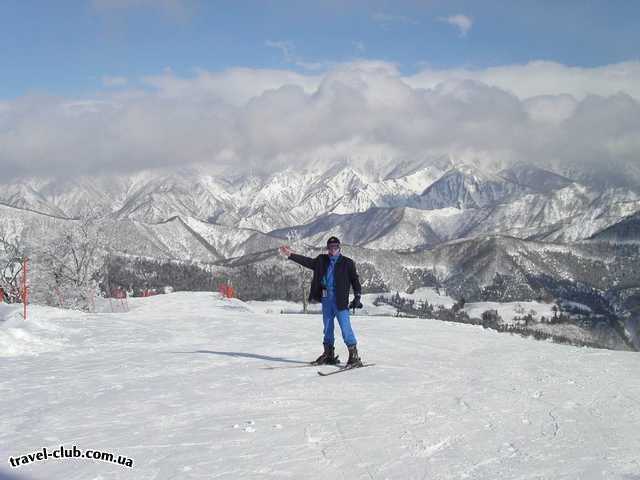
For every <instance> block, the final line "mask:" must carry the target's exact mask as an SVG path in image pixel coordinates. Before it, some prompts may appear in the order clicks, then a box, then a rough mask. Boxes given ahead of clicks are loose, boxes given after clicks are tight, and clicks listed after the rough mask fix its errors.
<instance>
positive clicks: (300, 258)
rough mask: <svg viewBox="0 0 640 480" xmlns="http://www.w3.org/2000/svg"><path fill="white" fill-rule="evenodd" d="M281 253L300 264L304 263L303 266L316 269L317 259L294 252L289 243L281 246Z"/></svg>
mask: <svg viewBox="0 0 640 480" xmlns="http://www.w3.org/2000/svg"><path fill="white" fill-rule="evenodd" d="M279 250H280V255H282V256H283V257H287V258H288V259H289V260H292V261H294V262H296V263H297V264H298V265H302V266H303V267H306V268H310V269H311V270H314V269H315V268H316V262H317V259H315V258H309V257H305V256H304V255H298V254H297V253H293V252H292V251H291V248H289V247H288V246H287V245H283V246H282V247H280V249H279Z"/></svg>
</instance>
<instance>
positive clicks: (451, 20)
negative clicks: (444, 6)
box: [438, 14, 473, 37]
mask: <svg viewBox="0 0 640 480" xmlns="http://www.w3.org/2000/svg"><path fill="white" fill-rule="evenodd" d="M438 20H440V21H441V22H446V23H448V24H450V25H453V26H454V27H456V28H458V31H459V32H460V36H461V37H466V36H467V33H469V30H471V27H472V26H473V19H472V18H471V17H469V16H467V15H462V14H458V15H451V16H449V17H440V18H438Z"/></svg>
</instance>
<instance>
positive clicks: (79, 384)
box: [0, 293, 640, 480]
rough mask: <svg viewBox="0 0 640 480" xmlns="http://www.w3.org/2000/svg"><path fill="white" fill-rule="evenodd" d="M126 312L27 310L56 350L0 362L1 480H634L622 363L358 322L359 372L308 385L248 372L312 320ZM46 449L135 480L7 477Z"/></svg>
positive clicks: (309, 353) (306, 335) (83, 475)
mask: <svg viewBox="0 0 640 480" xmlns="http://www.w3.org/2000/svg"><path fill="white" fill-rule="evenodd" d="M130 304H131V307H132V309H131V311H130V312H128V313H115V314H86V315H77V314H74V315H70V316H69V317H67V318H65V316H64V315H60V311H59V310H56V311H55V312H56V313H55V315H53V313H50V312H53V311H54V310H53V309H44V308H42V309H40V310H38V309H36V310H35V314H37V315H40V316H41V317H43V318H41V319H38V321H41V322H43V325H46V324H47V322H49V323H51V324H55V326H56V327H58V328H57V330H56V336H57V337H60V336H61V335H62V336H63V337H64V338H63V340H64V341H59V342H56V343H54V344H51V351H45V352H42V351H40V350H37V351H36V352H34V354H32V355H29V354H27V353H28V352H27V353H25V352H23V350H20V349H14V350H12V351H15V352H21V353H20V354H19V355H18V354H17V355H14V356H4V357H2V358H0V361H1V362H0V372H1V375H0V379H1V380H0V386H1V388H2V407H3V408H2V411H1V413H0V416H1V418H2V426H3V427H2V429H1V430H0V457H2V458H3V459H4V460H3V461H4V462H7V463H5V464H4V466H3V467H0V478H2V472H7V473H8V474H10V475H12V476H13V475H16V476H17V477H18V478H23V477H24V478H31V479H34V480H38V479H58V478H60V479H69V480H74V479H77V480H80V479H83V480H84V479H174V478H175V479H183V478H184V479H191V478H194V479H265V478H301V479H321V478H322V479H325V478H336V479H369V480H381V479H487V480H489V479H491V480H494V479H531V480H533V479H554V480H555V479H567V480H568V479H589V480H590V479H620V480H631V479H638V478H640V463H639V460H640V459H639V457H638V452H640V436H639V435H638V433H637V425H638V424H640V423H639V422H640V376H639V375H638V366H639V363H640V356H638V354H637V353H632V352H614V351H605V350H594V349H588V348H575V347H569V346H564V345H554V344H550V343H546V342H536V341H533V340H530V339H522V338H520V337H515V336H509V335H506V334H499V333H496V332H493V331H489V330H483V329H482V328H481V327H475V326H469V325H461V324H450V323H444V322H439V321H433V320H424V319H422V320H421V319H406V318H392V317H389V318H384V317H365V316H357V317H354V318H353V324H354V328H355V330H356V333H357V335H358V337H359V344H360V351H361V355H362V357H363V359H364V361H366V362H375V363H376V366H374V367H371V368H366V369H356V370H354V371H352V372H345V373H344V374H341V375H335V376H331V377H326V378H322V377H319V376H318V375H317V374H316V370H317V368H277V369H265V368H264V367H265V366H295V365H300V364H301V363H300V362H305V361H308V360H310V359H312V358H315V356H317V354H318V352H319V351H320V350H321V348H322V345H321V342H322V336H321V333H322V325H321V323H322V322H321V318H320V317H319V316H317V315H279V314H265V313H262V311H264V309H262V310H260V309H258V308H256V309H255V310H260V311H256V312H253V311H252V310H251V308H252V307H250V306H243V304H242V303H241V302H239V301H237V300H234V301H232V302H230V303H229V304H225V302H224V301H221V300H220V299H218V298H216V296H215V295H214V294H211V293H174V294H170V295H162V296H157V297H151V298H147V299H131V301H130ZM227 307H231V308H227ZM12 327H13V328H16V325H15V322H14V324H13V325H12ZM2 328H3V327H2V323H0V329H2ZM336 329H337V331H336V333H339V329H338V327H336ZM31 334H32V335H45V334H46V330H43V331H40V330H37V329H35V330H33V331H31ZM338 338H339V335H338ZM336 347H337V351H338V353H339V354H340V355H341V357H343V356H344V355H346V348H345V347H344V345H342V344H341V343H340V341H339V340H338V341H337V343H336ZM320 368H321V369H323V370H324V369H327V370H328V369H330V368H333V367H320ZM60 445H65V447H68V448H70V447H71V446H72V445H77V446H78V448H80V449H95V450H103V451H107V452H112V453H114V454H116V455H125V456H127V457H129V458H132V459H133V461H134V467H133V468H132V469H129V468H126V467H123V466H120V465H112V464H109V463H106V462H100V461H96V460H87V459H65V460H52V459H50V460H47V461H43V462H35V463H34V464H31V465H28V466H24V467H20V468H14V469H11V468H10V467H9V464H8V459H9V457H10V456H19V455H24V454H27V453H30V452H35V451H37V450H40V449H41V448H42V447H47V448H49V449H50V450H51V449H54V448H56V447H59V446H60Z"/></svg>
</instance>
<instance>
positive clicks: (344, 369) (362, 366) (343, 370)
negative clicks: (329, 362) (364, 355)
mask: <svg viewBox="0 0 640 480" xmlns="http://www.w3.org/2000/svg"><path fill="white" fill-rule="evenodd" d="M374 365H375V363H364V364H362V365H357V366H355V365H354V366H349V365H345V366H344V367H340V368H339V369H338V370H334V371H333V372H326V373H325V372H321V371H319V370H318V375H320V376H321V377H328V376H329V375H335V374H336V373H342V372H347V371H349V370H356V369H358V368H364V367H373V366H374Z"/></svg>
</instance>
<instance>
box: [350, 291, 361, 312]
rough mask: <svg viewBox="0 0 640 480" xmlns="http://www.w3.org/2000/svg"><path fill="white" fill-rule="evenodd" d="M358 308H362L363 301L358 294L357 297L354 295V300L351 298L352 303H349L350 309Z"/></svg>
mask: <svg viewBox="0 0 640 480" xmlns="http://www.w3.org/2000/svg"><path fill="white" fill-rule="evenodd" d="M356 308H362V302H361V301H360V295H356V296H355V297H353V300H351V303H350V304H349V310H354V309H356Z"/></svg>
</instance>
